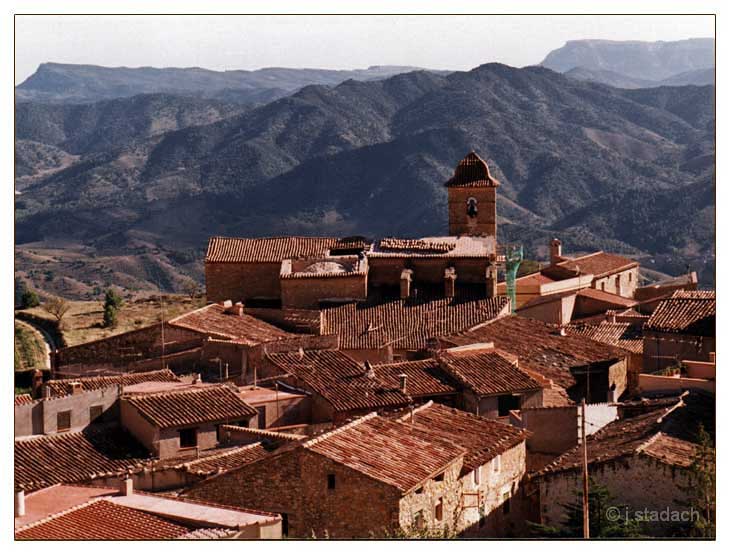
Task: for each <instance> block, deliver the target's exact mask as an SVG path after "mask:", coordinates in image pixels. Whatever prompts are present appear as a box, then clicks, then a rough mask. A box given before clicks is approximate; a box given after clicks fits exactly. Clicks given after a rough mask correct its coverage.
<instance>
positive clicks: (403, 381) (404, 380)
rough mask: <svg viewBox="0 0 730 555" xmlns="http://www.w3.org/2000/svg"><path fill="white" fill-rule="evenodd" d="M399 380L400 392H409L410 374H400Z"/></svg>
mask: <svg viewBox="0 0 730 555" xmlns="http://www.w3.org/2000/svg"><path fill="white" fill-rule="evenodd" d="M398 382H399V384H400V392H401V393H403V394H404V395H405V394H406V393H407V392H408V375H407V374H398Z"/></svg>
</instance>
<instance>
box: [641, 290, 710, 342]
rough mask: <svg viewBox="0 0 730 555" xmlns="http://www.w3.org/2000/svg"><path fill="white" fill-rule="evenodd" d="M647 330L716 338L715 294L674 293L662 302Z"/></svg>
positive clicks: (695, 292)
mask: <svg viewBox="0 0 730 555" xmlns="http://www.w3.org/2000/svg"><path fill="white" fill-rule="evenodd" d="M646 329H649V330H653V331H660V332H670V333H682V334H686V335H698V336H702V337H715V292H714V291H675V292H674V294H673V295H672V296H671V297H670V298H669V299H665V300H663V301H661V302H660V303H659V306H657V307H656V310H654V312H653V313H652V315H651V318H649V321H648V322H647V323H646Z"/></svg>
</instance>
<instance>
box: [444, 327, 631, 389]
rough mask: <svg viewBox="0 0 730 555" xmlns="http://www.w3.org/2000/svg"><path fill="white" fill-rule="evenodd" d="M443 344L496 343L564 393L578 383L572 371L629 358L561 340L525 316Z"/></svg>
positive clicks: (554, 330) (581, 340)
mask: <svg viewBox="0 0 730 555" xmlns="http://www.w3.org/2000/svg"><path fill="white" fill-rule="evenodd" d="M443 341H444V343H448V344H453V345H469V344H472V343H489V342H493V343H494V346H495V347H496V348H498V349H501V350H504V351H507V352H509V353H512V354H514V355H517V357H519V363H520V368H522V369H523V370H527V371H533V372H537V373H538V374H541V375H543V376H544V377H546V378H547V379H550V380H553V382H554V383H555V384H557V385H559V386H560V387H562V388H564V389H568V388H570V387H571V386H572V385H575V383H576V381H575V378H574V377H573V375H572V374H571V372H570V369H571V368H574V367H580V366H585V365H587V364H591V363H595V362H603V361H609V360H619V359H622V358H625V357H627V356H628V351H625V350H624V349H620V348H618V347H613V346H610V345H605V344H603V343H599V342H598V341H593V340H592V339H588V338H585V337H578V336H572V335H565V336H562V335H560V333H559V328H558V327H557V326H554V325H551V324H546V323H545V322H540V321H539V320H533V319H531V318H523V317H522V316H507V317H505V318H500V319H499V320H496V321H495V322H492V323H490V324H487V325H485V326H481V327H479V328H477V329H475V330H473V331H470V332H464V333H461V334H456V335H450V336H447V337H444V338H443Z"/></svg>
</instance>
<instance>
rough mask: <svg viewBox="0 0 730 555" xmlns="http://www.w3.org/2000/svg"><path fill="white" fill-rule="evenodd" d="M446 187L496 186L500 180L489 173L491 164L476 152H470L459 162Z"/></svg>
mask: <svg viewBox="0 0 730 555" xmlns="http://www.w3.org/2000/svg"><path fill="white" fill-rule="evenodd" d="M445 185H446V187H496V186H497V185H499V181H497V180H496V179H494V178H493V177H492V175H491V174H490V173H489V166H487V163H486V162H485V161H484V160H482V159H481V158H480V157H479V156H478V155H477V154H476V153H475V152H470V153H469V154H467V155H466V157H465V158H464V159H463V160H461V162H459V164H458V165H457V166H456V170H455V171H454V175H453V177H452V178H451V179H449V180H448V181H447V182H446V183H445Z"/></svg>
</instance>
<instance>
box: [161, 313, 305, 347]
mask: <svg viewBox="0 0 730 555" xmlns="http://www.w3.org/2000/svg"><path fill="white" fill-rule="evenodd" d="M168 324H169V325H171V326H175V327H178V328H184V329H187V330H191V331H194V332H198V333H202V334H210V335H213V336H217V338H224V339H228V340H231V341H235V342H236V343H241V344H244V345H258V344H260V343H266V342H268V341H276V340H277V339H284V338H287V337H293V335H294V334H291V333H288V332H285V331H284V330H281V329H279V328H277V327H276V326H273V325H271V324H269V323H267V322H264V321H263V320H259V319H258V318H254V317H253V316H250V315H248V314H245V313H244V314H229V313H226V311H225V308H223V307H222V306H221V305H219V304H209V305H207V306H204V307H202V308H199V309H197V310H193V311H192V312H188V313H186V314H182V315H181V316H178V317H176V318H173V319H172V320H170V321H168Z"/></svg>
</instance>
